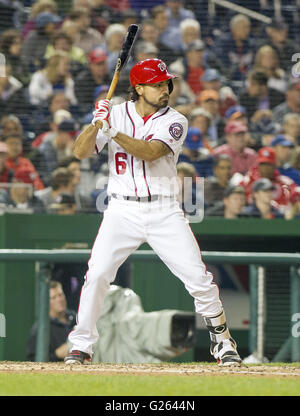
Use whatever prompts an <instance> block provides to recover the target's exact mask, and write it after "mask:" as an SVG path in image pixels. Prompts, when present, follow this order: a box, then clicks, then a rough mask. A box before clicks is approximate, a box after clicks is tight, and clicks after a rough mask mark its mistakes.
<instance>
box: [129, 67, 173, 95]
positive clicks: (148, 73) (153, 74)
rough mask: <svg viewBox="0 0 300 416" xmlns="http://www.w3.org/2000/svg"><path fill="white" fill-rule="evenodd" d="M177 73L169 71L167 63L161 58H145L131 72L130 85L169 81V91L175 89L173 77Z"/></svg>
mask: <svg viewBox="0 0 300 416" xmlns="http://www.w3.org/2000/svg"><path fill="white" fill-rule="evenodd" d="M173 78H176V75H172V74H170V73H169V72H168V68H167V65H166V64H165V63H164V62H163V61H162V60H161V59H145V60H144V61H140V62H138V63H137V64H135V65H134V66H133V67H132V69H131V71H130V74H129V79H130V85H131V86H132V87H135V86H136V85H138V84H155V83H157V82H162V81H167V80H170V82H169V92H170V93H171V92H172V91H173V83H172V79H173Z"/></svg>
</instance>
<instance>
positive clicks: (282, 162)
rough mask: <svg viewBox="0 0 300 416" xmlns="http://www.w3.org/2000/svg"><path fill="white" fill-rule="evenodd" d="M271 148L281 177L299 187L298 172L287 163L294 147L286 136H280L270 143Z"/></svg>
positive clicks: (299, 177)
mask: <svg viewBox="0 0 300 416" xmlns="http://www.w3.org/2000/svg"><path fill="white" fill-rule="evenodd" d="M271 146H272V147H273V148H274V150H275V153H276V160H277V169H278V170H279V172H280V173H281V175H284V176H288V177H289V178H291V179H293V181H294V182H296V184H297V185H300V171H299V170H298V169H295V168H293V167H292V165H291V164H290V163H289V161H290V159H291V153H292V150H293V148H294V145H293V143H292V142H291V141H290V140H289V139H288V136H285V135H283V134H280V135H278V136H276V137H274V139H273V140H272V142H271Z"/></svg>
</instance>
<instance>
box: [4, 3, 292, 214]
mask: <svg viewBox="0 0 300 416" xmlns="http://www.w3.org/2000/svg"><path fill="white" fill-rule="evenodd" d="M232 3H236V4H238V3H239V2H238V1H235V0H232ZM273 3H274V2H273V1H270V0H245V1H243V6H244V7H246V8H249V9H250V10H252V11H256V12H258V13H261V14H263V15H264V16H266V18H268V19H269V20H268V23H262V22H261V21H260V20H257V19H254V18H250V17H248V16H247V15H246V14H240V13H236V12H234V11H233V10H230V9H225V8H222V7H219V6H215V7H214V10H213V11H212V10H209V9H208V5H209V4H210V2H208V1H204V0H194V1H184V0H147V1H143V0H118V1H116V0H57V1H54V0H37V1H33V0H24V1H15V0H0V52H1V55H0V58H1V59H0V129H1V130H0V140H1V141H0V210H6V211H9V210H15V209H18V210H23V211H24V212H30V213H42V212H47V213H57V214H74V213H77V212H86V213H96V212H97V206H96V205H97V204H96V201H97V197H98V195H99V193H100V192H101V191H103V189H105V186H106V183H105V178H106V176H107V173H108V166H107V151H106V150H105V149H104V150H103V151H102V153H101V154H100V155H96V154H95V155H94V156H93V157H91V158H89V159H85V160H82V161H80V160H78V159H76V158H75V157H74V156H73V154H72V147H73V143H74V140H75V139H76V136H77V135H78V134H79V133H80V131H81V130H82V129H84V128H85V127H86V126H87V125H88V124H89V123H90V122H91V120H92V118H93V109H94V105H95V102H96V101H98V100H99V99H102V98H105V97H106V93H107V91H108V88H109V84H110V81H111V78H112V75H113V71H114V67H115V63H116V60H117V57H118V53H119V51H120V47H121V45H122V42H123V39H124V36H125V34H126V32H127V28H128V26H129V25H130V24H132V23H137V24H139V25H140V32H139V38H138V41H137V42H136V44H135V47H134V50H133V53H132V56H131V59H130V60H129V62H128V64H127V66H126V68H125V69H124V71H123V72H122V73H121V76H120V80H119V83H118V85H117V89H116V92H115V96H114V98H113V103H114V104H117V103H121V102H123V101H125V100H126V99H127V98H128V88H129V71H130V69H131V67H132V66H133V65H134V64H135V63H136V62H137V61H139V60H144V59H147V58H157V57H158V58H160V59H162V60H164V61H165V62H166V63H167V65H168V68H169V71H170V72H171V73H174V74H176V75H178V77H177V78H176V79H175V80H174V90H173V92H172V94H171V96H170V101H169V105H170V106H172V107H174V108H175V109H177V110H178V111H180V112H181V113H183V114H184V115H185V116H186V117H187V118H188V120H189V129H188V133H187V138H186V141H185V143H184V147H183V150H182V152H181V154H180V156H179V160H178V179H179V180H180V181H181V183H182V182H183V181H184V178H186V177H188V178H192V183H193V184H196V182H197V178H203V183H204V207H205V215H207V216H221V217H224V218H238V217H257V218H270V219H273V218H286V219H293V218H300V62H299V64H298V59H299V58H298V57H297V53H298V52H300V48H299V43H300V42H299V41H300V32H299V30H298V28H300V25H299V22H298V24H296V23H297V19H298V20H300V17H299V18H298V15H299V16H300V2H299V1H297V0H294V1H292V0H291V1H289V2H287V1H284V0H283V1H281V10H280V11H279V12H278V10H277V9H276V8H275V9H274V4H273ZM196 189H197V187H196V186H194V188H193V191H194V192H196ZM181 202H182V207H183V209H184V199H182V200H181Z"/></svg>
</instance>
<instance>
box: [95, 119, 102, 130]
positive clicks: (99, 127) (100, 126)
mask: <svg viewBox="0 0 300 416" xmlns="http://www.w3.org/2000/svg"><path fill="white" fill-rule="evenodd" d="M96 127H98V129H102V121H101V120H98V121H96Z"/></svg>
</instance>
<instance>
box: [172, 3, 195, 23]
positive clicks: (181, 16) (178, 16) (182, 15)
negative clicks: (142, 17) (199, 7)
mask: <svg viewBox="0 0 300 416" xmlns="http://www.w3.org/2000/svg"><path fill="white" fill-rule="evenodd" d="M183 3H184V2H183V1H182V0H165V6H166V12H167V15H168V22H169V24H168V25H169V27H175V28H178V27H179V25H180V23H181V22H182V21H183V20H185V19H195V14H194V12H193V11H192V10H188V9H186V8H185V7H184V4H183Z"/></svg>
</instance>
